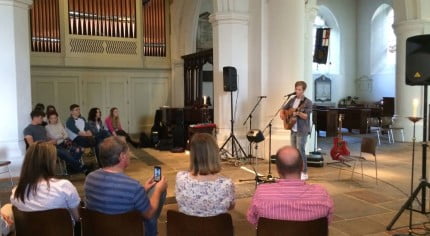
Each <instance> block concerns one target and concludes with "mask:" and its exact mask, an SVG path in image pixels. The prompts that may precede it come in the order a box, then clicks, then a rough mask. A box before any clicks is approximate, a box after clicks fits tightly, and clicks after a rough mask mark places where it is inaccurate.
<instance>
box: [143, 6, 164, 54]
mask: <svg viewBox="0 0 430 236" xmlns="http://www.w3.org/2000/svg"><path fill="white" fill-rule="evenodd" d="M164 3H165V0H150V1H149V2H147V3H145V5H144V6H143V53H144V55H145V56H156V57H165V56H166V21H165V17H166V16H165V4H164Z"/></svg>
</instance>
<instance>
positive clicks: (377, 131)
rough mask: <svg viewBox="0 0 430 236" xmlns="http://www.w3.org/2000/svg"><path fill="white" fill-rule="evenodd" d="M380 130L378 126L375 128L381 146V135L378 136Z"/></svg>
mask: <svg viewBox="0 0 430 236" xmlns="http://www.w3.org/2000/svg"><path fill="white" fill-rule="evenodd" d="M380 132H381V130H380V129H379V128H378V130H376V136H377V137H378V145H379V146H381V137H380Z"/></svg>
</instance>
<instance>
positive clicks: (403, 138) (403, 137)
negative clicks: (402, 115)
mask: <svg viewBox="0 0 430 236" xmlns="http://www.w3.org/2000/svg"><path fill="white" fill-rule="evenodd" d="M400 133H401V134H402V142H405V135H404V133H403V128H402V129H401V130H400Z"/></svg>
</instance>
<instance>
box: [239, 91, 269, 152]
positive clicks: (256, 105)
mask: <svg viewBox="0 0 430 236" xmlns="http://www.w3.org/2000/svg"><path fill="white" fill-rule="evenodd" d="M263 98H266V96H259V97H258V100H257V103H256V104H255V105H254V108H252V110H251V112H250V113H249V115H248V116H247V117H246V120H245V121H244V122H243V125H246V122H247V121H248V120H249V130H252V113H254V111H255V109H257V107H258V105H259V104H260V102H261V100H262V99H263ZM248 141H249V154H248V158H253V156H252V154H251V152H252V145H251V144H252V142H253V141H251V140H249V138H248Z"/></svg>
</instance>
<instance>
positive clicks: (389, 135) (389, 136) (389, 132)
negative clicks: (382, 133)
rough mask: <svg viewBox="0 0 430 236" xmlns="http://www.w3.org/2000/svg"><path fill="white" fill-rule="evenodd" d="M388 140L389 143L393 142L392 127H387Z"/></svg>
mask: <svg viewBox="0 0 430 236" xmlns="http://www.w3.org/2000/svg"><path fill="white" fill-rule="evenodd" d="M390 140H391V141H390ZM388 142H389V143H395V141H394V134H393V130H392V129H388Z"/></svg>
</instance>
